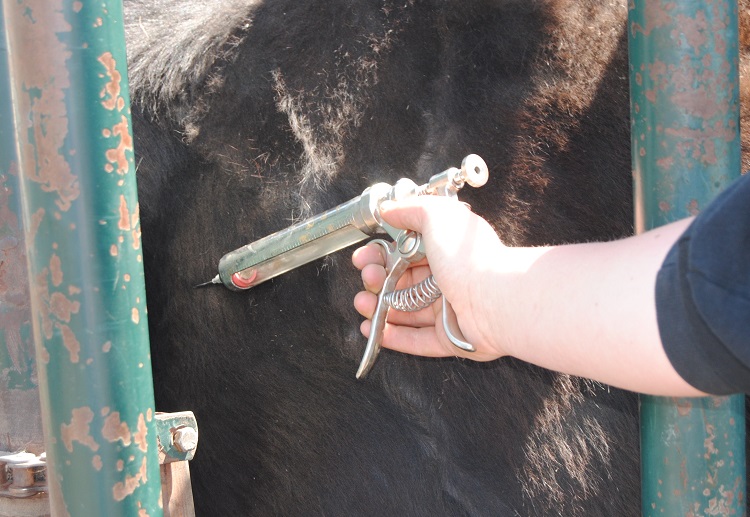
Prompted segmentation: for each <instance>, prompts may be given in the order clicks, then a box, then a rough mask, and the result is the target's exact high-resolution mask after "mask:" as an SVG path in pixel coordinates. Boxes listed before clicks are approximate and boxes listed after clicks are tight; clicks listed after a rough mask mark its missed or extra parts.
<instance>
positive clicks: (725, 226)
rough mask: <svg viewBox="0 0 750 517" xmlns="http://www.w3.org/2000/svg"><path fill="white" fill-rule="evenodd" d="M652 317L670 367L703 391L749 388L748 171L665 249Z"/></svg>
mask: <svg viewBox="0 0 750 517" xmlns="http://www.w3.org/2000/svg"><path fill="white" fill-rule="evenodd" d="M656 317H657V321H658V324H659V333H660V335H661V340H662V343H663V345H664V350H665V352H666V354H667V357H668V358H669V360H670V361H671V363H672V366H674V368H675V370H677V373H679V374H680V376H682V378H683V379H685V380H686V381H687V382H688V383H689V384H691V385H692V386H694V387H695V388H697V389H699V390H701V391H704V392H706V393H712V394H715V395H726V394H730V393H740V392H744V393H750V175H747V176H743V177H742V178H740V179H738V180H736V181H735V182H734V183H732V185H730V186H729V187H728V188H727V189H726V190H725V191H724V192H722V194H720V195H719V197H717V198H716V199H715V200H714V201H713V202H712V203H711V204H710V205H709V206H708V207H707V208H706V209H705V210H704V211H703V212H701V213H700V215H698V216H697V217H696V218H695V220H694V221H693V223H692V224H691V225H690V227H689V228H688V229H687V230H686V231H685V233H684V234H683V235H682V236H681V237H680V239H679V240H678V241H677V242H676V243H675V244H674V246H673V247H672V249H671V250H670V251H669V254H668V255H667V257H666V259H665V260H664V263H663V264H662V267H661V269H660V270H659V273H658V275H657V278H656Z"/></svg>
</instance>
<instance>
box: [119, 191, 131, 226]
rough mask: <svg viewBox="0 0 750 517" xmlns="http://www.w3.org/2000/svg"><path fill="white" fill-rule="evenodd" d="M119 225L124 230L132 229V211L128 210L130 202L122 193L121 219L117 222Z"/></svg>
mask: <svg viewBox="0 0 750 517" xmlns="http://www.w3.org/2000/svg"><path fill="white" fill-rule="evenodd" d="M117 227H118V228H119V229H120V230H123V231H126V230H130V211H129V210H128V202H127V201H126V200H125V196H123V195H122V194H120V221H119V222H118V223H117Z"/></svg>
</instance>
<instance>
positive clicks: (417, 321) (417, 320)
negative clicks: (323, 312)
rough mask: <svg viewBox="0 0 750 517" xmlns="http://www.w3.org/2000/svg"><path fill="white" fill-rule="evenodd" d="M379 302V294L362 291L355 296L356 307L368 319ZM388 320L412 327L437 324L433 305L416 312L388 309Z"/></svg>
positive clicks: (395, 323)
mask: <svg viewBox="0 0 750 517" xmlns="http://www.w3.org/2000/svg"><path fill="white" fill-rule="evenodd" d="M377 303H378V297H377V295H375V294H373V293H370V292H367V291H360V292H359V293H357V294H356V295H355V296H354V308H355V309H356V310H357V312H358V313H359V314H360V315H362V316H364V317H365V318H367V319H371V318H372V315H373V314H375V306H376V305H377ZM388 322H389V323H392V324H394V325H405V326H410V327H428V326H434V325H435V312H434V310H433V309H432V307H427V308H426V309H422V310H420V311H415V312H402V311H397V310H395V309H391V310H390V311H388Z"/></svg>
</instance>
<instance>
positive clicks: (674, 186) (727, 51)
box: [628, 0, 746, 516]
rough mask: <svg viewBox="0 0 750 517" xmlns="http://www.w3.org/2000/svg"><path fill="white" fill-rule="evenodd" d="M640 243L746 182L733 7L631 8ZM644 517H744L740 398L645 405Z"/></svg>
mask: <svg viewBox="0 0 750 517" xmlns="http://www.w3.org/2000/svg"><path fill="white" fill-rule="evenodd" d="M628 28H629V31H628V32H629V48H630V86H631V120H632V134H631V144H632V147H631V152H632V160H633V179H634V194H635V226H636V232H643V231H646V230H649V229H651V228H654V227H657V226H660V225H663V224H667V223H670V222H673V221H676V220H678V219H681V218H684V217H687V216H690V215H694V214H696V213H698V212H699V211H700V210H701V209H702V208H703V207H705V206H706V205H707V204H708V203H709V202H710V201H711V200H712V199H713V198H714V197H715V196H716V195H717V194H718V193H719V192H720V191H721V190H722V189H723V188H724V187H725V186H726V185H727V184H728V183H730V182H731V181H732V180H734V179H735V178H737V177H738V176H739V175H740V130H739V73H738V61H739V52H738V29H737V2H736V0H734V1H731V0H719V1H711V2H709V1H706V0H703V1H697V0H695V1H693V0H682V1H679V2H674V1H672V0H634V1H631V2H630V7H629V21H628ZM641 465H642V472H641V477H642V501H641V508H642V514H643V515H675V516H677V515H679V516H688V515H745V512H746V506H745V505H746V494H745V491H746V484H745V416H744V397H743V396H741V395H739V396H731V397H706V398H681V399H673V398H661V397H650V396H644V397H641Z"/></svg>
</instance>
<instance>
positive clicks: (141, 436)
mask: <svg viewBox="0 0 750 517" xmlns="http://www.w3.org/2000/svg"><path fill="white" fill-rule="evenodd" d="M149 411H150V410H149ZM147 434H148V427H146V421H145V420H144V418H143V413H141V414H140V415H138V431H137V432H136V433H135V435H134V436H133V440H134V441H135V443H136V445H138V448H139V449H140V450H141V452H146V451H147V450H148V440H147V439H146V435H147Z"/></svg>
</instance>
